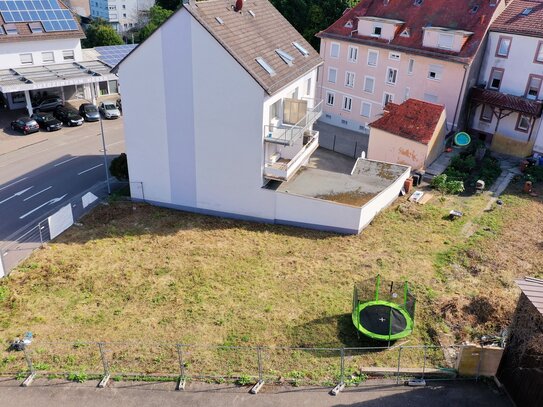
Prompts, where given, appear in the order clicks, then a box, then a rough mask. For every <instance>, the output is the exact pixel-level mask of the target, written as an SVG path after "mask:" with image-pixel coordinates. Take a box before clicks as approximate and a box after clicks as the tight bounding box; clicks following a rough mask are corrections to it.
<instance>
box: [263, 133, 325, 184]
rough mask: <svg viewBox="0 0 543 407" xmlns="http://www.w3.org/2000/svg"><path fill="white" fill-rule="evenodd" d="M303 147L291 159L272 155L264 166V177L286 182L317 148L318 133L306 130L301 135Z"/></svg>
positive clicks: (277, 154)
mask: <svg viewBox="0 0 543 407" xmlns="http://www.w3.org/2000/svg"><path fill="white" fill-rule="evenodd" d="M303 137H304V140H303V146H302V148H301V149H300V150H299V151H298V152H297V153H296V154H295V155H294V156H293V157H292V158H287V157H285V156H286V155H287V154H288V153H287V154H285V156H281V155H280V154H279V153H276V154H274V155H273V156H272V157H270V159H269V160H268V161H267V162H266V164H265V166H264V177H265V178H267V179H271V180H277V181H288V180H289V179H290V178H291V177H292V176H293V175H294V174H296V172H297V171H298V170H299V169H300V167H301V166H302V165H303V164H304V163H305V162H306V161H307V160H308V159H309V157H311V154H313V153H314V152H315V150H316V149H317V148H318V147H319V132H318V131H313V130H306V131H305V132H304V133H303Z"/></svg>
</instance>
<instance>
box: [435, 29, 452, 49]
mask: <svg viewBox="0 0 543 407" xmlns="http://www.w3.org/2000/svg"><path fill="white" fill-rule="evenodd" d="M453 43H454V35H452V34H442V33H440V34H439V38H438V40H437V46H438V48H443V49H452V47H453Z"/></svg>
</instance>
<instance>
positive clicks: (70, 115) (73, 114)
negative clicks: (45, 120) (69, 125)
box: [66, 112, 79, 119]
mask: <svg viewBox="0 0 543 407" xmlns="http://www.w3.org/2000/svg"><path fill="white" fill-rule="evenodd" d="M66 116H67V117H69V118H70V119H79V115H78V114H77V113H75V112H66Z"/></svg>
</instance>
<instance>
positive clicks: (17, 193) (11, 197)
mask: <svg viewBox="0 0 543 407" xmlns="http://www.w3.org/2000/svg"><path fill="white" fill-rule="evenodd" d="M32 188H34V187H29V188H27V189H23V190H22V191H19V192H15V193H14V194H13V195H11V196H10V197H9V198H6V199H4V200H3V201H0V205H2V204H3V203H4V202H7V201H9V200H10V199H13V198H15V197H16V196H19V195H22V194H24V193H25V192H26V191H28V190H29V189H32Z"/></svg>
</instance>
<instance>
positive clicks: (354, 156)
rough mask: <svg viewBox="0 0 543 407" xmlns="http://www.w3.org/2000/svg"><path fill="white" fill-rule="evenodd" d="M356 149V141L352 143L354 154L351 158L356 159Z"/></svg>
mask: <svg viewBox="0 0 543 407" xmlns="http://www.w3.org/2000/svg"><path fill="white" fill-rule="evenodd" d="M357 149H358V141H355V142H354V154H353V158H356V150H357Z"/></svg>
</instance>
